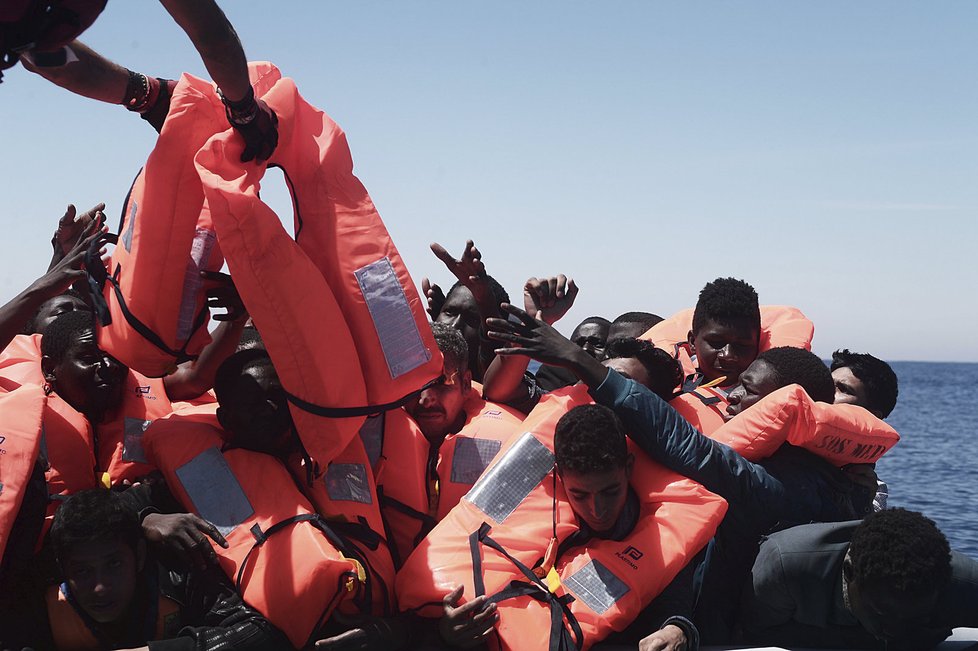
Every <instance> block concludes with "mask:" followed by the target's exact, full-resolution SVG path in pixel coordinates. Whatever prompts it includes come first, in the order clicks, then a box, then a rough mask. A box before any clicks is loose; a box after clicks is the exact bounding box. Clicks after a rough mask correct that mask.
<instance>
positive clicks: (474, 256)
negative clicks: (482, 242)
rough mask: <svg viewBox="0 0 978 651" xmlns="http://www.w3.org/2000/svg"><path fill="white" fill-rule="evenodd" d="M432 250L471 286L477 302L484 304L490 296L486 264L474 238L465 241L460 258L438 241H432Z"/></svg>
mask: <svg viewBox="0 0 978 651" xmlns="http://www.w3.org/2000/svg"><path fill="white" fill-rule="evenodd" d="M431 252H432V253H434V254H435V257H437V258H438V259H439V260H441V261H442V262H444V263H445V266H446V267H448V270H449V271H451V272H452V275H454V276H455V277H456V278H458V279H459V280H460V281H461V282H462V284H463V285H465V286H466V287H468V288H469V291H470V292H472V295H473V296H475V300H476V302H477V303H478V304H479V305H480V306H481V305H484V303H485V301H486V299H487V298H488V297H489V282H488V280H487V276H486V265H485V264H483V262H482V253H480V252H479V249H477V248H475V244H474V243H473V242H472V240H468V241H467V242H466V243H465V250H464V251H462V257H461V258H459V259H455V257H454V256H452V254H451V253H449V252H448V251H447V250H445V247H443V246H442V245H441V244H438V243H437V242H434V243H432V245H431Z"/></svg>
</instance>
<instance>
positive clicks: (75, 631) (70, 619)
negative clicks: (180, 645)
mask: <svg viewBox="0 0 978 651" xmlns="http://www.w3.org/2000/svg"><path fill="white" fill-rule="evenodd" d="M44 601H45V603H46V604H47V609H48V621H49V622H50V625H51V638H52V640H53V641H54V646H55V648H56V649H58V651H100V649H102V648H103V647H102V645H101V644H99V641H98V640H97V639H96V638H95V636H94V635H93V634H92V631H91V630H90V629H89V628H88V626H87V625H86V624H85V620H83V619H82V618H81V617H80V616H79V615H78V611H77V610H75V607H74V606H73V605H72V604H71V602H70V601H68V598H67V597H65V595H64V593H63V592H62V591H61V589H60V587H59V586H56V585H53V586H51V587H50V588H48V590H47V592H46V593H45V594H44ZM179 616H180V605H179V604H178V603H177V602H175V601H173V600H172V599H169V598H167V597H164V596H163V595H160V598H159V603H158V606H157V615H156V635H154V636H153V638H152V639H153V640H162V639H166V637H167V636H168V635H170V634H171V629H173V628H174V627H173V626H172V625H171V624H170V622H171V621H173V620H174V618H176V619H177V620H178V619H179ZM150 641H152V640H146V642H150Z"/></svg>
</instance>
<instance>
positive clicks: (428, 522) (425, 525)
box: [377, 486, 438, 567]
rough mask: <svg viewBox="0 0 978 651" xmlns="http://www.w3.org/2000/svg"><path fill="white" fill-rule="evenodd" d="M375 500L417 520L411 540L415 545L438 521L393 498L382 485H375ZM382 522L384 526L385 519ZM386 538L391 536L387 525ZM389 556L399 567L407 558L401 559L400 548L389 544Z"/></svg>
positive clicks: (419, 542) (418, 543)
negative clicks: (385, 491) (415, 533)
mask: <svg viewBox="0 0 978 651" xmlns="http://www.w3.org/2000/svg"><path fill="white" fill-rule="evenodd" d="M377 500H378V501H379V502H380V505H381V506H383V507H386V508H389V509H392V510H394V511H397V512H398V513H401V514H403V515H406V516H408V517H409V518H414V519H415V520H417V521H418V522H419V527H418V533H417V535H415V537H414V540H413V541H412V542H413V544H414V546H415V547H417V546H418V545H420V544H421V541H422V540H424V538H425V536H427V535H428V534H429V533H431V530H432V529H434V528H435V525H436V524H438V521H437V520H435V519H434V518H433V517H431V516H430V515H428V514H427V513H422V512H421V511H418V510H417V509H413V508H411V507H410V506H408V505H407V504H405V503H404V502H402V501H400V500H398V499H395V498H393V497H391V496H390V495H387V494H385V493H384V487H383V486H378V487H377ZM384 524H385V526H387V521H386V519H385V521H384ZM387 538H388V540H390V538H391V532H390V531H389V526H388V532H387ZM391 556H393V557H394V565H395V566H396V567H400V566H401V563H402V562H403V561H405V560H407V559H402V558H401V557H400V550H398V549H397V545H392V546H391Z"/></svg>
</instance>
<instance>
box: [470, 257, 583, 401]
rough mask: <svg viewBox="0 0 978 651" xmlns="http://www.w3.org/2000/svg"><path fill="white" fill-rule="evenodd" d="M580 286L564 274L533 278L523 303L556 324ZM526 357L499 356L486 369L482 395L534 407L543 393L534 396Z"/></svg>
mask: <svg viewBox="0 0 978 651" xmlns="http://www.w3.org/2000/svg"><path fill="white" fill-rule="evenodd" d="M577 292H578V288H577V285H576V284H575V283H574V280H573V279H568V278H567V277H566V276H564V275H563V274H559V275H557V276H551V277H550V278H530V279H528V280H527V281H526V284H525V285H523V306H524V308H525V309H526V313H527V314H528V315H530V316H532V317H534V318H537V319H540V320H542V321H544V322H545V323H547V324H549V325H553V324H554V323H556V322H557V320H558V319H560V318H561V317H562V316H564V315H565V314H566V313H567V310H569V309H570V308H571V306H572V305H574V300H575V299H576V298H577ZM529 361H530V358H529V357H526V356H522V355H519V356H515V357H514V356H505V355H501V356H497V357H495V358H494V359H493V360H492V363H491V364H490V365H489V368H488V369H486V374H485V378H484V379H483V383H482V384H483V390H482V394H483V397H484V398H485V399H486V400H490V401H492V402H498V403H502V404H506V405H510V406H513V407H516V408H519V406H525V407H529V408H530V409H532V408H533V407H534V405H535V404H536V402H537V400H539V395H537V396H532V395H530V392H531V390H532V388H533V387H531V386H530V384H532V382H529V383H528V382H527V377H526V367H527V365H528V363H529Z"/></svg>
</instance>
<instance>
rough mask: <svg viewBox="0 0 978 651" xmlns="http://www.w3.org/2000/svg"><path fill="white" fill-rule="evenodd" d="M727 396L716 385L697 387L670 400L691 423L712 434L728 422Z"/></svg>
mask: <svg viewBox="0 0 978 651" xmlns="http://www.w3.org/2000/svg"><path fill="white" fill-rule="evenodd" d="M728 404H730V403H729V402H727V396H726V395H725V394H724V393H723V392H722V391H720V390H719V389H717V388H715V387H706V388H704V387H695V388H694V389H692V390H690V391H686V392H685V393H680V394H679V395H677V396H675V397H674V398H673V399H672V400H670V401H669V405H670V406H671V407H672V408H673V409H675V410H676V411H678V412H679V415H680V416H682V417H683V418H685V419H686V420H687V421H688V422H689V424H690V425H692V426H693V427H695V428H696V429H698V430H699V431H700V432H702V433H703V434H706V435H707V436H710V435H711V434H712V433H713V432H715V431H717V430H718V429H720V428H721V427H723V424H724V423H726V422H727V421H726V419H725V416H726V415H727V405H728Z"/></svg>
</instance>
